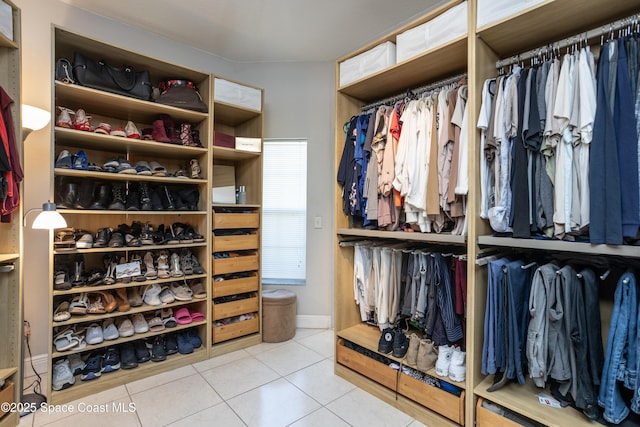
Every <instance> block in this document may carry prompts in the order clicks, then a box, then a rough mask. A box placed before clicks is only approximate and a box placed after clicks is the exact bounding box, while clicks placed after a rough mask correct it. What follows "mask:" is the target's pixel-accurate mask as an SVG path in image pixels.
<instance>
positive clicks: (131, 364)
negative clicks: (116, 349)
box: [120, 344, 146, 369]
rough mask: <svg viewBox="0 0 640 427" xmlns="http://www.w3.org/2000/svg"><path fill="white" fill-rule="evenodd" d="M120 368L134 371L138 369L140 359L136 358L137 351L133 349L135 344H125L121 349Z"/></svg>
mask: <svg viewBox="0 0 640 427" xmlns="http://www.w3.org/2000/svg"><path fill="white" fill-rule="evenodd" d="M145 350H146V348H145ZM120 367H121V368H122V369H133V368H137V367H138V358H137V357H136V351H135V349H134V348H133V344H125V345H123V346H122V347H121V348H120Z"/></svg>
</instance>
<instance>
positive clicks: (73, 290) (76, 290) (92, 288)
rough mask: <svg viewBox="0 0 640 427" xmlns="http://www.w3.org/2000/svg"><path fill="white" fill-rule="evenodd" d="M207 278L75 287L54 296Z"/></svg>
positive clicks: (185, 277) (168, 279)
mask: <svg viewBox="0 0 640 427" xmlns="http://www.w3.org/2000/svg"><path fill="white" fill-rule="evenodd" d="M206 277H207V274H206V273H205V274H190V275H188V276H182V277H169V278H166V279H153V280H145V281H143V282H138V281H131V282H129V283H114V284H112V285H97V286H78V287H74V288H71V289H68V290H66V291H61V290H54V291H53V296H54V297H56V296H61V295H74V294H79V293H83V292H84V293H89V292H96V291H108V290H111V289H118V288H131V287H133V286H146V285H152V284H154V283H157V284H159V285H161V284H163V283H172V282H183V281H191V280H195V279H204V278H206ZM193 300H194V301H199V300H198V299H196V298H194V299H193Z"/></svg>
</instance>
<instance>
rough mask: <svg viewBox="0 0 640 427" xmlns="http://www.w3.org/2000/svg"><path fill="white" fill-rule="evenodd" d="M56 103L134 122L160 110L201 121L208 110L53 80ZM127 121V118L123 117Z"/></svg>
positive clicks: (150, 119)
mask: <svg viewBox="0 0 640 427" xmlns="http://www.w3.org/2000/svg"><path fill="white" fill-rule="evenodd" d="M55 91H56V105H58V106H63V107H67V108H70V109H72V110H74V111H75V109H77V108H82V109H84V110H85V111H86V112H87V114H88V115H92V114H96V113H97V112H100V115H101V116H106V117H127V120H131V121H133V122H135V123H136V124H137V123H151V122H153V120H155V118H156V117H157V116H158V115H160V114H168V115H170V116H171V117H172V118H173V119H174V120H176V121H180V122H189V123H200V122H202V121H204V120H206V119H208V118H209V114H207V113H201V112H199V111H193V110H186V109H184V108H176V107H171V106H169V105H164V104H159V103H157V102H151V101H143V100H141V99H136V98H131V97H128V96H122V95H117V94H113V93H109V92H104V91H101V90H97V89H91V88H88V87H84V86H80V85H76V84H69V83H63V82H61V81H58V80H56V81H55ZM125 122H126V120H125Z"/></svg>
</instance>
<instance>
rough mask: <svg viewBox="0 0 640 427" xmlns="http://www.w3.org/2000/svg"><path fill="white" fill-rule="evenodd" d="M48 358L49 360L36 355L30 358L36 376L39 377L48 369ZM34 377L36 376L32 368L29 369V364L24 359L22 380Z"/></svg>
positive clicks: (43, 355)
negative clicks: (38, 375)
mask: <svg viewBox="0 0 640 427" xmlns="http://www.w3.org/2000/svg"><path fill="white" fill-rule="evenodd" d="M48 358H49V356H48V355H46V354H38V355H35V356H33V357H32V358H31V360H32V362H33V367H34V368H35V370H36V371H37V372H38V374H40V376H42V375H44V374H46V373H47V371H48V369H49V363H48ZM35 375H36V374H35V372H33V368H31V362H29V359H24V374H23V377H24V378H29V377H33V376H35Z"/></svg>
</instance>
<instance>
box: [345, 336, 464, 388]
mask: <svg viewBox="0 0 640 427" xmlns="http://www.w3.org/2000/svg"><path fill="white" fill-rule="evenodd" d="M380 334H381V332H380V329H379V328H377V327H375V326H371V325H367V324H364V323H362V324H359V325H355V326H351V327H349V328H347V329H343V330H341V331H338V332H337V333H336V335H337V336H338V337H340V338H343V339H345V340H347V341H351V342H352V343H354V344H358V345H359V346H361V347H364V348H366V349H369V350H371V351H375V352H378V341H379V340H380ZM380 354H381V355H383V356H384V357H387V358H389V359H391V360H394V361H396V362H398V364H399V363H401V362H402V363H404V358H398V357H393V355H392V354H391V353H389V354H384V353H380ZM408 366H409V367H411V368H413V369H416V370H417V368H416V367H414V366H411V365H408ZM425 374H428V375H429V376H432V377H434V378H438V379H439V380H442V381H446V382H448V383H450V384H453V385H455V386H456V387H458V388H460V389H463V390H464V389H465V388H466V385H465V383H464V382H455V381H452V380H451V378H449V377H443V376H441V375H438V374H436V370H435V368H434V369H429V370H428V371H427V372H425Z"/></svg>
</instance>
